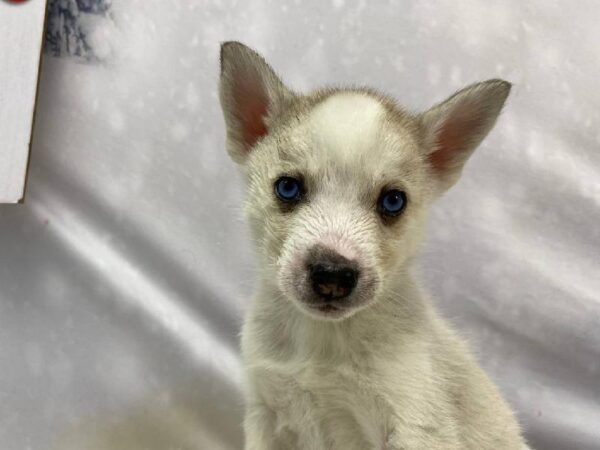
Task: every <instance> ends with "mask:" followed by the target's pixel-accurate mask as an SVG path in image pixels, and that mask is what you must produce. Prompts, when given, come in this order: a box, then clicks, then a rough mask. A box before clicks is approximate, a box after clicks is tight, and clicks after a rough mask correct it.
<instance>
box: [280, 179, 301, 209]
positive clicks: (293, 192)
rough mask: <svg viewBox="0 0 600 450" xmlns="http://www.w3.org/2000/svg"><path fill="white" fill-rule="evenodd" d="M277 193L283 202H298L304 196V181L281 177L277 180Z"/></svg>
mask: <svg viewBox="0 0 600 450" xmlns="http://www.w3.org/2000/svg"><path fill="white" fill-rule="evenodd" d="M275 193H276V194H277V197H279V199H280V200H281V201H283V202H287V203H291V202H297V201H298V200H300V197H301V196H302V181H300V180H298V179H296V178H292V177H280V178H278V179H277V181H276V182H275Z"/></svg>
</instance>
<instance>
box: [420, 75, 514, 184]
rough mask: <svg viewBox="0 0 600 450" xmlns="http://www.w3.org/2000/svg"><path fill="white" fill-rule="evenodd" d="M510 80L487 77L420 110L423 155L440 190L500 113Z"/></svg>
mask: <svg viewBox="0 0 600 450" xmlns="http://www.w3.org/2000/svg"><path fill="white" fill-rule="evenodd" d="M510 88H511V84H510V83H509V82H507V81H503V80H488V81H484V82H482V83H477V84H473V85H471V86H468V87H466V88H464V89H462V90H461V91H458V92H457V93H456V94H454V95H453V96H451V97H450V98H448V99H447V100H446V101H444V102H442V103H440V104H439V105H437V106H434V107H433V108H431V109H430V110H429V111H427V112H425V113H423V114H421V116H420V119H421V124H422V126H423V128H424V131H425V146H426V151H427V157H428V159H429V163H430V164H431V166H432V168H433V170H434V172H435V173H436V175H437V176H438V180H439V182H440V187H441V190H442V191H443V190H446V189H448V188H450V187H451V186H452V185H453V184H454V183H456V181H457V180H458V178H459V177H460V174H461V172H462V168H463V166H464V164H465V162H466V161H467V159H468V158H469V156H471V153H473V151H474V150H475V148H477V146H478V145H479V144H480V143H481V141H482V140H483V139H484V138H485V137H486V136H487V134H488V133H489V132H490V130H491V129H492V127H493V126H494V124H495V123H496V119H497V118H498V115H499V114H500V110H501V109H502V106H503V105H504V102H505V100H506V98H507V97H508V94H509V92H510Z"/></svg>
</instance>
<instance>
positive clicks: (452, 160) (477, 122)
mask: <svg viewBox="0 0 600 450" xmlns="http://www.w3.org/2000/svg"><path fill="white" fill-rule="evenodd" d="M481 127H482V120H481V118H480V117H479V114H478V113H477V107H476V105H471V104H466V105H463V106H461V107H460V108H458V109H457V110H455V111H453V112H452V114H451V116H450V117H448V118H447V119H446V120H445V121H444V123H443V125H442V126H441V128H440V129H439V130H438V132H437V136H436V146H437V150H436V151H434V152H433V153H431V154H430V155H429V161H430V162H431V165H432V166H433V167H434V168H435V169H436V170H439V171H444V170H446V169H449V168H450V167H452V166H454V165H459V164H461V163H462V162H463V161H464V159H465V157H466V156H467V155H465V154H464V153H465V151H466V150H467V149H468V148H469V144H470V142H471V141H472V139H473V137H474V136H477V135H478V134H479V132H480V131H481Z"/></svg>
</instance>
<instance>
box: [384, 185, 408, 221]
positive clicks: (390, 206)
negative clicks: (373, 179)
mask: <svg viewBox="0 0 600 450" xmlns="http://www.w3.org/2000/svg"><path fill="white" fill-rule="evenodd" d="M377 203H378V208H379V213H380V214H382V215H384V216H391V217H394V216H397V215H399V214H400V213H401V212H402V211H404V208H405V207H406V194H405V193H404V192H403V191H399V190H397V189H391V190H389V191H385V192H382V194H381V195H380V196H379V201H378V202H377Z"/></svg>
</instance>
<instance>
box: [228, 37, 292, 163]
mask: <svg viewBox="0 0 600 450" xmlns="http://www.w3.org/2000/svg"><path fill="white" fill-rule="evenodd" d="M219 93H220V97H221V108H222V109H223V115H224V116H225V124H226V126H227V151H228V152H229V155H230V156H231V158H232V159H233V160H234V161H235V162H237V163H243V162H244V161H245V160H246V157H247V156H248V154H249V153H250V151H251V150H252V148H253V147H254V145H255V144H256V143H257V142H258V141H259V140H260V139H261V138H262V137H264V136H266V135H267V134H268V133H269V119H270V118H272V117H274V116H276V115H277V114H279V113H281V111H282V110H283V108H284V106H285V103H286V101H288V100H289V99H291V98H292V97H293V94H292V93H291V91H290V90H289V89H287V88H286V87H285V86H284V84H283V83H282V82H281V80H280V79H279V77H278V76H277V75H276V74H275V72H274V71H273V69H271V67H270V66H269V65H268V64H267V62H266V61H265V60H264V58H263V57H262V56H260V55H259V54H258V53H256V52H255V51H254V50H252V49H251V48H249V47H247V46H245V45H244V44H241V43H239V42H225V43H223V44H222V45H221V80H220V84H219Z"/></svg>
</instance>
